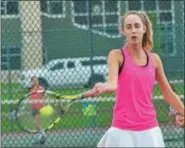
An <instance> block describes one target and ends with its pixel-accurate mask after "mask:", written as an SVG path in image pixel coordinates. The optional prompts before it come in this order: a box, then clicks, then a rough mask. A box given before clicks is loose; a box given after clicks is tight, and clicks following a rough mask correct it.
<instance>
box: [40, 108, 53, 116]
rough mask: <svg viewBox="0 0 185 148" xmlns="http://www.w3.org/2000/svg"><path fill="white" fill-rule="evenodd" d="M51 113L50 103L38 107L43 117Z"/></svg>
mask: <svg viewBox="0 0 185 148" xmlns="http://www.w3.org/2000/svg"><path fill="white" fill-rule="evenodd" d="M52 114H53V107H52V106H51V105H46V106H44V107H42V108H41V109H40V115H41V116H44V117H49V116H51V115H52Z"/></svg>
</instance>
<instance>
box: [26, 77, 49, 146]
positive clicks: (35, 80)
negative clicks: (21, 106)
mask: <svg viewBox="0 0 185 148" xmlns="http://www.w3.org/2000/svg"><path fill="white" fill-rule="evenodd" d="M31 83H32V87H31V89H30V93H32V92H35V91H39V90H44V88H43V87H42V86H41V85H40V84H39V80H38V78H37V77H36V76H33V77H32V78H31ZM30 99H31V100H40V99H42V97H41V96H40V94H39V93H35V94H32V95H31V96H30ZM43 106H44V105H43V104H41V103H34V104H31V108H32V115H33V118H34V122H35V127H36V128H37V129H38V131H39V132H38V141H37V142H36V143H41V144H43V143H44V142H45V141H46V134H45V132H44V131H42V127H41V116H40V112H39V110H40V109H41V108H42V107H43Z"/></svg>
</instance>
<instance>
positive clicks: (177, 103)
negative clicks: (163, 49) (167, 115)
mask: <svg viewBox="0 0 185 148" xmlns="http://www.w3.org/2000/svg"><path fill="white" fill-rule="evenodd" d="M153 58H154V60H155V61H154V62H155V65H156V80H157V82H158V84H159V87H160V90H161V92H162V95H163V97H164V99H165V100H166V102H167V103H168V104H169V105H170V106H172V107H173V108H174V109H175V110H177V112H179V113H180V115H182V116H184V105H183V103H182V102H181V100H180V99H179V97H178V96H177V94H176V93H175V92H174V91H173V90H172V88H171V87H170V85H169V83H168V80H167V78H166V76H165V73H164V69H163V64H162V61H161V59H160V57H159V56H158V55H157V54H153Z"/></svg>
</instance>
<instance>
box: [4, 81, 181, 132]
mask: <svg viewBox="0 0 185 148" xmlns="http://www.w3.org/2000/svg"><path fill="white" fill-rule="evenodd" d="M175 87H176V90H177V93H178V94H184V85H183V84H177V85H175ZM1 88H2V89H1V90H2V95H1V97H2V100H8V99H10V98H11V100H12V99H14V100H15V99H19V98H20V97H22V96H23V95H24V94H25V92H27V90H26V89H24V88H22V87H21V86H20V85H19V84H12V85H11V90H12V92H13V93H12V96H11V94H9V85H7V84H1ZM84 90H85V89H62V90H61V89H54V91H57V92H60V93H63V94H66V95H67V94H78V93H80V92H81V91H84ZM154 94H155V95H161V93H160V90H159V87H158V86H157V85H156V87H155V88H154ZM107 96H110V95H104V96H103V97H107ZM111 96H114V95H113V94H111ZM113 105H114V102H112V101H104V102H97V114H96V117H95V118H96V121H97V123H96V126H98V127H105V126H110V124H111V120H112V109H113ZM154 105H155V108H156V112H157V119H158V121H159V122H160V123H166V122H168V105H167V104H166V102H165V101H164V100H162V99H157V100H154ZM14 108H15V105H14V104H3V105H2V109H1V110H2V117H1V119H2V120H1V123H2V124H1V131H2V133H5V132H11V131H14V132H20V128H19V127H18V126H17V124H16V123H15V121H12V120H9V119H8V116H7V114H8V113H9V112H10V111H11V110H13V109H14ZM92 120H93V119H92V118H87V117H86V116H84V115H83V113H82V103H79V102H78V103H75V104H73V105H72V107H71V108H70V109H69V111H68V113H66V115H65V117H64V118H63V119H62V120H61V121H60V123H59V124H57V125H56V127H55V129H73V128H83V127H86V126H88V124H91V123H92Z"/></svg>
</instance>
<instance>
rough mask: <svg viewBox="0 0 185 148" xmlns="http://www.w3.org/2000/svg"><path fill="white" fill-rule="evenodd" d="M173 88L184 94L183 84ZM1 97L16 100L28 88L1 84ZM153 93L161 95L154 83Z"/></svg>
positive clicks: (69, 92) (67, 91)
mask: <svg viewBox="0 0 185 148" xmlns="http://www.w3.org/2000/svg"><path fill="white" fill-rule="evenodd" d="M175 88H176V90H177V94H184V84H183V83H180V84H176V85H175ZM1 90H2V92H1V99H2V100H16V99H19V98H21V97H22V96H23V95H25V94H26V93H27V92H28V90H27V89H25V88H23V87H21V86H20V85H19V84H16V83H14V84H12V85H8V84H1ZM52 90H53V91H56V92H59V93H61V94H64V95H73V94H78V93H80V92H82V91H85V90H87V89H83V88H76V89H71V88H68V89H61V88H58V89H52ZM154 95H157V96H158V95H161V92H160V89H159V86H158V85H156V86H155V87H154ZM107 96H112V97H113V96H114V95H113V94H108V95H103V97H107Z"/></svg>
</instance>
